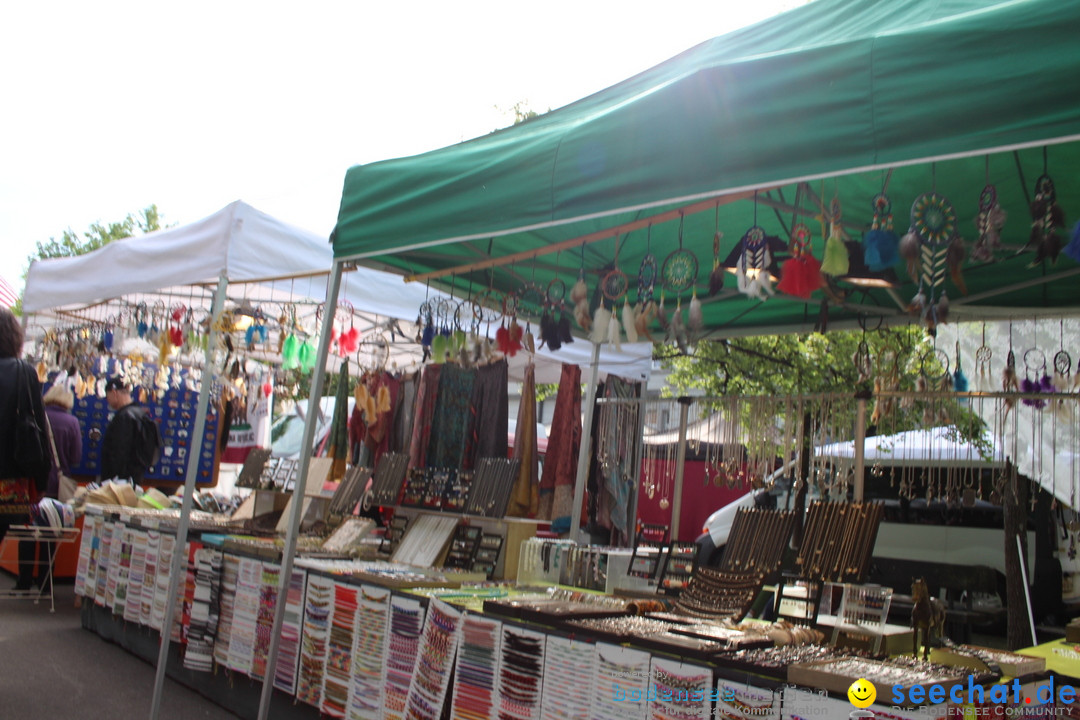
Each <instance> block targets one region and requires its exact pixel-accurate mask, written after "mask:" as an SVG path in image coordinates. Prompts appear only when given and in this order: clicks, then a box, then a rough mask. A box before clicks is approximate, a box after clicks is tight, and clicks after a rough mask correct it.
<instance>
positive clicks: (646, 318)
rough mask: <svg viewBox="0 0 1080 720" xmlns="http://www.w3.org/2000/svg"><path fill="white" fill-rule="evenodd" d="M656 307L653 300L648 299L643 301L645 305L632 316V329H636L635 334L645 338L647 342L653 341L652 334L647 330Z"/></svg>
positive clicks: (654, 315) (654, 314)
mask: <svg viewBox="0 0 1080 720" xmlns="http://www.w3.org/2000/svg"><path fill="white" fill-rule="evenodd" d="M656 313H657V307H656V302H655V301H654V300H649V301H648V302H647V303H645V307H643V308H642V309H641V311H640V312H638V313H636V315H635V317H634V329H635V330H637V334H638V335H639V336H640V337H643V338H645V340H646V341H648V342H655V340H653V337H652V334H651V333H650V332H649V324H650V323H652V321H653V319H654V318H655V317H656Z"/></svg>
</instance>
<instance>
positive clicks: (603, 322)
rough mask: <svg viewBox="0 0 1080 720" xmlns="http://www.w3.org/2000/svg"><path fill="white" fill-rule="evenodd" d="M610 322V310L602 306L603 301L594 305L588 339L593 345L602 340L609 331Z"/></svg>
mask: <svg viewBox="0 0 1080 720" xmlns="http://www.w3.org/2000/svg"><path fill="white" fill-rule="evenodd" d="M610 322H611V311H610V310H608V309H607V308H606V307H604V303H602V302H601V303H600V304H599V305H598V306H597V307H596V313H595V314H594V315H593V321H592V332H590V333H589V340H590V341H592V343H593V344H594V345H599V344H601V343H603V342H604V340H605V336H607V335H608V333H609V328H608V324H609V323H610Z"/></svg>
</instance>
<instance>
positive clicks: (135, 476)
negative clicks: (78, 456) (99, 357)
mask: <svg viewBox="0 0 1080 720" xmlns="http://www.w3.org/2000/svg"><path fill="white" fill-rule="evenodd" d="M105 399H106V400H107V401H108V403H109V409H110V410H113V411H115V413H116V414H115V415H113V419H112V420H110V421H109V425H108V427H106V428H105V439H104V440H103V441H102V445H101V479H102V480H112V479H114V478H119V479H121V480H130V481H131V484H132V485H140V484H141V483H142V481H143V475H144V474H145V473H146V471H147V469H148V468H149V467H150V464H149V463H148V462H146V461H145V459H143V458H145V452H144V449H143V440H142V437H143V435H142V419H143V418H144V417H145V416H146V414H147V413H149V412H150V410H149V409H148V408H147V407H146V406H145V405H142V404H140V403H138V402H135V400H133V399H132V397H131V387H130V386H129V385H128V384H127V380H125V379H124V378H123V377H122V376H119V375H117V376H115V377H111V378H109V380H108V382H106V383H105Z"/></svg>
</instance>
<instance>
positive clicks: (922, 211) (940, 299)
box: [900, 192, 962, 336]
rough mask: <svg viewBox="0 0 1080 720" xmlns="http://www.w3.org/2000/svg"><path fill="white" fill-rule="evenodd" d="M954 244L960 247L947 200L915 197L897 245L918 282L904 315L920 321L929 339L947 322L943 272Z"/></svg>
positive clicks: (929, 195)
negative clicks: (940, 325)
mask: <svg viewBox="0 0 1080 720" xmlns="http://www.w3.org/2000/svg"><path fill="white" fill-rule="evenodd" d="M958 242H959V243H960V244H961V245H962V241H960V238H959V237H958V236H957V235H956V210H955V209H954V208H953V206H952V203H950V202H949V200H948V198H946V197H944V196H943V195H939V194H937V193H936V192H929V193H923V194H922V195H920V196H919V197H917V198H916V199H915V202H914V203H912V205H911V228H910V229H909V230H908V233H907V235H905V236H904V238H903V239H902V240H901V242H900V254H901V255H902V256H904V258H905V259H906V260H907V261H908V272H909V273H911V276H912V278H914V279H917V280H918V282H919V290H918V292H917V293H916V294H915V297H913V298H912V299H911V302H910V303H909V304H908V312H909V313H911V314H912V315H914V316H916V317H919V318H922V319H923V321H924V322H925V323H926V327H927V331H928V332H929V333H930V335H931V336H936V334H937V326H938V325H939V324H941V323H945V322H947V321H948V317H949V295H948V293H947V291H946V290H945V287H944V285H945V272H946V270H947V269H948V268H949V267H950V266H951V264H952V263H951V261H950V258H949V255H950V248H951V246H952V245H953V244H954V243H958ZM954 278H955V276H954Z"/></svg>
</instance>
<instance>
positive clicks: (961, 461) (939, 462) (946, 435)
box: [814, 427, 1004, 467]
mask: <svg viewBox="0 0 1080 720" xmlns="http://www.w3.org/2000/svg"><path fill="white" fill-rule="evenodd" d="M986 440H987V442H988V443H991V447H993V458H992V459H986V458H984V457H983V456H982V454H981V453H980V452H979V449H978V448H977V447H975V446H974V445H972V444H971V443H968V442H965V441H962V440H960V439H959V437H958V436H957V434H956V429H955V428H953V427H936V428H930V429H929V430H908V431H907V432H900V433H896V434H895V435H878V436H876V437H868V438H866V442H865V443H864V450H863V452H864V457H865V458H866V464H867V466H870V465H873V464H874V463H877V462H880V463H882V464H886V465H909V466H914V465H921V466H925V467H971V466H973V465H986V466H988V467H989V466H1000V465H1002V464H1004V457H1003V456H1002V454H1001V448H1000V447H999V446H998V445H997V443H994V442H993V441H992V438H991V436H990V435H989V434H987V435H986ZM814 455H815V456H816V457H820V458H829V459H832V460H835V461H838V462H841V463H842V462H854V460H855V443H854V441H852V440H848V441H846V442H837V443H831V444H829V445H822V446H820V447H818V448H816V449H815V450H814Z"/></svg>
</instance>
